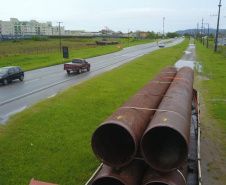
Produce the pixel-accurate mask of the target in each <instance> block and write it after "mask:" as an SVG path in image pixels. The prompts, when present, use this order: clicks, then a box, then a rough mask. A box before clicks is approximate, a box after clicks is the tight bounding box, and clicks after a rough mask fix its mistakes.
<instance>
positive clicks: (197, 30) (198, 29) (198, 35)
mask: <svg viewBox="0 0 226 185" xmlns="http://www.w3.org/2000/svg"><path fill="white" fill-rule="evenodd" d="M198 37H199V23H198V24H197V39H198Z"/></svg>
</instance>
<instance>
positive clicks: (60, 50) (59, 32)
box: [57, 22, 63, 51]
mask: <svg viewBox="0 0 226 185" xmlns="http://www.w3.org/2000/svg"><path fill="white" fill-rule="evenodd" d="M57 23H59V39H60V51H61V34H60V23H63V22H57Z"/></svg>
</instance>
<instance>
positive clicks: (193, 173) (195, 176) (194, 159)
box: [85, 89, 202, 185]
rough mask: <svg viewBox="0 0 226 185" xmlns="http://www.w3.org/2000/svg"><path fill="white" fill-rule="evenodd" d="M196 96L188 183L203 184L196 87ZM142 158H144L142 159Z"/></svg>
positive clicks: (92, 179) (190, 184)
mask: <svg viewBox="0 0 226 185" xmlns="http://www.w3.org/2000/svg"><path fill="white" fill-rule="evenodd" d="M194 95H195V96H194V98H193V101H192V111H191V124H190V146H189V155H188V158H187V161H186V163H187V165H188V172H187V179H186V182H187V185H201V184H202V179H201V165H200V133H201V131H200V118H199V113H200V110H199V95H198V92H197V91H196V90H195V89H194ZM141 160H142V159H141ZM102 167H103V163H101V164H100V166H99V167H98V168H97V170H96V171H95V172H94V174H93V175H92V177H91V178H90V179H89V180H88V181H87V183H86V184H85V185H91V184H92V182H93V181H94V179H95V177H96V176H97V175H98V173H99V172H100V170H101V168H102Z"/></svg>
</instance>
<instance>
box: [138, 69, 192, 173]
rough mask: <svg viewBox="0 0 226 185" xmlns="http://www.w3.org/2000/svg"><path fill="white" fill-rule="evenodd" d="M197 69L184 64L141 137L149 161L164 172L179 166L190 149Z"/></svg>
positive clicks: (146, 160) (142, 151) (150, 164)
mask: <svg viewBox="0 0 226 185" xmlns="http://www.w3.org/2000/svg"><path fill="white" fill-rule="evenodd" d="M193 78H194V74H193V70H192V69H191V68H189V67H183V68H181V69H180V70H179V71H178V73H177V75H176V77H175V79H174V81H173V82H172V84H171V86H170V87H169V89H168V91H167V93H166V96H165V97H164V98H163V100H162V102H161V104H160V105H159V107H158V110H157V111H156V113H155V115H154V117H153V118H152V120H151V121H150V123H149V125H148V127H147V129H146V130H145V132H144V134H143V137H142V139H141V145H140V146H141V153H142V156H143V158H144V160H145V162H146V163H147V164H148V165H149V166H150V167H152V168H153V169H155V170H157V171H160V172H169V171H173V170H176V169H178V168H179V167H181V166H182V165H183V163H184V161H185V160H186V158H187V155H188V151H189V137H190V119H191V115H190V113H191V105H192V97H193V96H192V92H193Z"/></svg>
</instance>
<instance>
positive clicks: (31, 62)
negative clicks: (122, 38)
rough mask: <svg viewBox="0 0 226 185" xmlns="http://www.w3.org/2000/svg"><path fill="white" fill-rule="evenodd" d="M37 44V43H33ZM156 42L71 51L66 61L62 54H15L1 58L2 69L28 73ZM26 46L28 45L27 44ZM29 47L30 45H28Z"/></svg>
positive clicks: (136, 41) (125, 43)
mask: <svg viewBox="0 0 226 185" xmlns="http://www.w3.org/2000/svg"><path fill="white" fill-rule="evenodd" d="M33 42H35V41H33ZM150 42H154V41H153V40H133V41H131V42H123V43H122V44H120V45H121V48H120V49H119V48H117V45H108V46H98V47H95V48H86V49H81V50H70V51H69V57H70V58H69V59H68V60H64V59H63V54H62V53H61V52H55V53H48V54H38V55H21V54H15V55H12V56H11V57H9V58H0V67H4V66H20V67H21V68H22V69H23V70H25V71H28V70H32V69H37V68H42V67H47V66H52V65H56V64H62V63H65V62H67V61H69V60H71V59H72V58H90V57H94V56H100V55H104V54H108V53H113V52H116V51H119V50H121V49H123V48H125V47H129V46H134V45H139V44H145V43H150ZM25 44H26V43H25ZM28 45H29V43H28ZM31 47H33V46H32V45H31Z"/></svg>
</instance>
